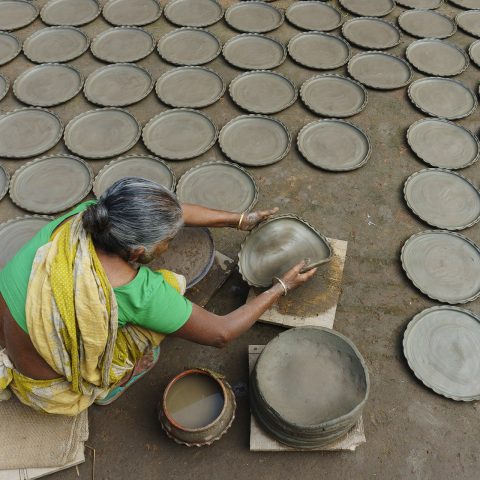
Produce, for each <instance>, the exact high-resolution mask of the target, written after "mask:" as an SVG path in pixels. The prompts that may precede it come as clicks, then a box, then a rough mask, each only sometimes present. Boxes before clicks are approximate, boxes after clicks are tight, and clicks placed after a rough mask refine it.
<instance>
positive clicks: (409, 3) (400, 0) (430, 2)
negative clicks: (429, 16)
mask: <svg viewBox="0 0 480 480" xmlns="http://www.w3.org/2000/svg"><path fill="white" fill-rule="evenodd" d="M395 3H396V4H397V5H401V6H402V7H406V8H420V9H424V10H435V9H436V8H440V7H441V6H442V4H443V0H396V1H395Z"/></svg>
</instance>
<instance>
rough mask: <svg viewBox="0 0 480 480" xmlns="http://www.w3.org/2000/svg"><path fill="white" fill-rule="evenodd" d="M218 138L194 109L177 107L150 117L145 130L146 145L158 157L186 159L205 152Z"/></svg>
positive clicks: (204, 117)
mask: <svg viewBox="0 0 480 480" xmlns="http://www.w3.org/2000/svg"><path fill="white" fill-rule="evenodd" d="M217 136H218V131H217V127H216V125H215V124H214V123H213V121H212V120H211V119H210V117H208V116H207V115H205V114H204V113H201V112H199V111H197V110H192V109H188V108H177V109H172V110H167V111H165V112H163V113H160V114H159V115H157V116H155V117H153V118H152V119H151V120H150V121H149V122H148V123H147V124H146V125H145V127H144V129H143V133H142V138H143V143H144V144H145V146H146V147H147V148H148V149H149V150H150V151H151V152H153V153H154V154H155V155H158V156H159V157H161V158H166V159H168V160H186V159H188V158H195V157H198V156H199V155H202V153H205V152H206V151H207V150H209V149H210V148H211V147H213V145H214V144H215V142H216V140H217Z"/></svg>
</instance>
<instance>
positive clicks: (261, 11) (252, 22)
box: [225, 0, 284, 33]
mask: <svg viewBox="0 0 480 480" xmlns="http://www.w3.org/2000/svg"><path fill="white" fill-rule="evenodd" d="M225 21H226V22H227V23H228V24H229V25H230V26H231V27H232V28H234V29H235V30H238V31H240V32H247V33H265V32H270V31H271V30H275V29H276V28H278V27H279V26H280V25H282V23H283V22H284V14H283V11H282V10H279V9H278V8H275V7H274V6H272V5H269V4H268V3H265V2H257V1H255V0H250V1H248V2H241V3H235V4H233V5H231V6H230V7H228V9H227V11H226V12H225Z"/></svg>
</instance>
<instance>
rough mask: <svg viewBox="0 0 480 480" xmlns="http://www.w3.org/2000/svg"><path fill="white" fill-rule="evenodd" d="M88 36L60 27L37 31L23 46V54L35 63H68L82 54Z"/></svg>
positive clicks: (86, 48)
mask: <svg viewBox="0 0 480 480" xmlns="http://www.w3.org/2000/svg"><path fill="white" fill-rule="evenodd" d="M89 45H90V39H89V38H88V36H87V35H86V34H85V33H84V32H82V31H81V30H79V29H78V28H75V27H68V26H61V27H49V28H42V29H41V30H37V31H36V32H35V33H33V34H32V35H30V36H29V37H28V38H27V39H26V40H25V42H24V44H23V53H24V54H25V56H26V57H27V58H28V59H29V60H31V61H32V62H35V63H55V62H68V61H70V60H73V59H74V58H77V57H79V56H80V55H82V54H84V53H85V52H86V51H87V50H88V47H89Z"/></svg>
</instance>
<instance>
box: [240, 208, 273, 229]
mask: <svg viewBox="0 0 480 480" xmlns="http://www.w3.org/2000/svg"><path fill="white" fill-rule="evenodd" d="M277 212H278V207H275V208H272V209H270V210H259V211H257V212H250V213H246V214H245V215H244V216H243V218H242V221H241V222H240V224H239V225H238V229H239V230H244V231H246V232H248V231H250V230H253V229H254V228H255V227H256V226H257V225H258V224H259V223H260V222H263V221H264V220H267V218H270V217H271V216H272V215H275V214H276V213H277Z"/></svg>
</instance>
